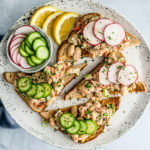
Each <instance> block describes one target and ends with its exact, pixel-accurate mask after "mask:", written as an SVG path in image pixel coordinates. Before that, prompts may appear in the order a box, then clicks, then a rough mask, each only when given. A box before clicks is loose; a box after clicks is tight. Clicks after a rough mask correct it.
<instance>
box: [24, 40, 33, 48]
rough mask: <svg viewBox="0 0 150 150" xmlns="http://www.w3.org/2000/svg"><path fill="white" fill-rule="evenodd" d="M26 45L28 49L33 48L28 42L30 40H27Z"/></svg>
mask: <svg viewBox="0 0 150 150" xmlns="http://www.w3.org/2000/svg"><path fill="white" fill-rule="evenodd" d="M25 44H26V45H27V46H28V47H30V48H32V46H31V45H30V43H29V42H28V39H27V38H26V39H25Z"/></svg>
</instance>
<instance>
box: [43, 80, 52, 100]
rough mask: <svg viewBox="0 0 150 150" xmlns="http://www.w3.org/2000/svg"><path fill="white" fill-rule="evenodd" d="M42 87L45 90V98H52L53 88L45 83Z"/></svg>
mask: <svg viewBox="0 0 150 150" xmlns="http://www.w3.org/2000/svg"><path fill="white" fill-rule="evenodd" d="M42 85H43V86H44V89H45V93H44V97H47V96H50V95H51V92H52V86H51V85H50V84H48V83H43V84H42Z"/></svg>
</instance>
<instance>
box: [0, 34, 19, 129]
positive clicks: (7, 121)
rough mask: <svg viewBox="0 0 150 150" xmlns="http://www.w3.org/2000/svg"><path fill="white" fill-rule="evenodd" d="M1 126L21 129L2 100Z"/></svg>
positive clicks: (0, 104) (0, 37)
mask: <svg viewBox="0 0 150 150" xmlns="http://www.w3.org/2000/svg"><path fill="white" fill-rule="evenodd" d="M2 37H3V36H2V35H0V41H1V39H2ZM0 126H1V127H5V128H18V127H19V126H18V125H17V123H16V122H15V121H14V120H13V119H12V118H11V116H10V115H9V114H8V112H7V111H6V109H5V108H4V105H3V104H2V102H1V100H0Z"/></svg>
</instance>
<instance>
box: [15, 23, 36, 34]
mask: <svg viewBox="0 0 150 150" xmlns="http://www.w3.org/2000/svg"><path fill="white" fill-rule="evenodd" d="M22 27H31V28H32V29H33V30H34V31H36V29H35V28H34V27H32V26H30V25H23V26H21V27H19V28H18V29H20V28H22ZM18 29H16V30H15V31H14V36H15V35H17V34H15V32H16V31H17V30H18ZM19 34H21V33H19Z"/></svg>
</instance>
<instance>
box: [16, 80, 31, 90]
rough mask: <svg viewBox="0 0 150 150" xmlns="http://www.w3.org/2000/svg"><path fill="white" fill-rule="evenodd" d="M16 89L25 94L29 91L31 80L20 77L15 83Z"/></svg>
mask: <svg viewBox="0 0 150 150" xmlns="http://www.w3.org/2000/svg"><path fill="white" fill-rule="evenodd" d="M17 87H18V89H19V90H20V92H27V91H29V90H30V89H31V80H30V79H29V78H28V77H21V78H19V80H18V81H17Z"/></svg>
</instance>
